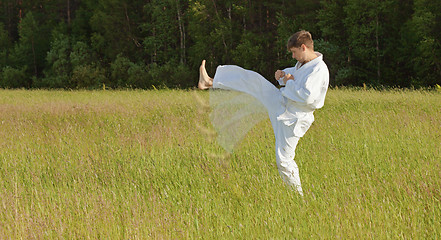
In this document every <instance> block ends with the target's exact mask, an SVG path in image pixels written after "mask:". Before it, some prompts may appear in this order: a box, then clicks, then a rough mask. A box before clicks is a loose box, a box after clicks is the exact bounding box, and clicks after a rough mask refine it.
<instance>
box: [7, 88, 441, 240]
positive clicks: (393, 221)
mask: <svg viewBox="0 0 441 240" xmlns="http://www.w3.org/2000/svg"><path fill="white" fill-rule="evenodd" d="M195 94H196V96H197V97H196V96H195ZM208 95H209V93H208V92H203V91H198V92H194V91H192V90H151V91H141V90H127V91H122V90H121V91H45V90H0V239H54V238H55V239H58V238H63V239H109V238H111V239H149V238H150V239H188V238H190V239H194V238H202V239H256V238H258V239H262V238H263V239H268V238H270V239H440V238H441V202H440V201H441V93H440V92H436V91H417V90H389V91H375V90H362V89H359V90H356V89H331V90H329V92H328V96H327V100H326V103H325V107H324V108H323V109H320V110H317V111H316V112H315V119H316V120H315V122H314V123H313V125H312V126H311V128H310V130H309V131H308V132H307V133H306V135H305V136H304V137H303V138H302V139H301V140H300V142H299V145H298V147H297V150H296V157H295V160H296V162H297V164H298V165H299V168H300V176H301V180H302V184H303V190H304V194H305V195H304V197H303V198H302V197H300V196H299V195H298V194H297V193H296V192H293V191H290V190H289V189H288V188H287V187H286V186H285V185H284V184H283V182H282V180H281V178H280V177H279V174H278V171H277V167H276V163H275V156H274V136H273V133H272V129H271V125H270V123H269V120H264V121H263V122H261V123H259V124H258V125H257V126H256V127H255V128H253V129H252V130H251V132H250V133H249V134H248V135H247V136H246V137H245V139H244V140H243V141H242V142H241V143H240V145H238V146H237V148H236V149H235V151H234V152H233V153H232V154H229V155H227V154H225V151H224V150H223V149H222V148H221V147H220V146H219V145H218V144H216V140H215V139H214V138H213V136H212V135H209V134H207V133H206V132H204V131H201V130H200V128H197V127H195V125H196V123H197V124H199V125H202V126H203V127H206V128H208V129H210V127H211V126H210V121H209V117H208V112H204V113H200V111H198V105H197V101H196V100H195V99H196V98H200V99H205V100H208V98H209V96H208Z"/></svg>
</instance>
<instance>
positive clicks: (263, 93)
mask: <svg viewBox="0 0 441 240" xmlns="http://www.w3.org/2000/svg"><path fill="white" fill-rule="evenodd" d="M213 88H219V89H225V90H235V91H240V92H244V93H247V94H250V95H252V96H253V97H255V98H256V99H258V100H259V101H260V102H261V103H262V104H263V105H264V106H265V107H266V109H267V110H268V115H269V118H270V120H271V124H272V127H273V130H274V135H275V140H276V141H275V145H276V163H277V168H278V170H279V174H280V176H281V177H282V179H283V181H284V182H285V183H287V184H288V185H289V186H290V187H292V188H295V189H296V190H297V191H298V192H299V193H300V194H301V195H303V191H302V187H301V182H300V176H299V168H298V167H297V164H296V162H295V161H294V156H295V149H296V146H297V143H298V141H299V137H296V136H294V124H293V125H291V126H287V125H285V124H284V123H283V122H282V121H279V120H277V116H279V115H280V114H282V113H284V112H285V108H286V106H285V104H286V103H285V102H286V99H285V97H284V96H283V95H282V93H281V92H280V90H279V89H277V88H276V87H275V86H274V85H273V84H271V83H270V82H268V81H267V80H266V79H265V78H264V77H262V76H261V75H260V74H258V73H257V72H254V71H250V70H246V69H243V68H241V67H238V66H234V65H225V66H219V67H218V68H217V70H216V74H215V76H214V80H213Z"/></svg>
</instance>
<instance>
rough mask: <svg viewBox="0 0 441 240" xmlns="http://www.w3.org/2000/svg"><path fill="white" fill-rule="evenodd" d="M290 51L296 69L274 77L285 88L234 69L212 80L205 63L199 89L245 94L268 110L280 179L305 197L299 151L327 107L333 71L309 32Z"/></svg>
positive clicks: (297, 36) (302, 33)
mask: <svg viewBox="0 0 441 240" xmlns="http://www.w3.org/2000/svg"><path fill="white" fill-rule="evenodd" d="M287 48H288V50H289V51H290V52H291V53H292V58H294V59H296V60H297V63H296V65H295V66H294V67H291V68H286V69H284V70H277V71H276V72H275V74H274V77H275V78H276V80H277V81H278V82H279V84H280V85H282V86H284V87H282V88H280V89H278V88H276V87H275V86H274V85H273V84H271V83H270V82H269V81H267V80H266V79H265V78H264V77H262V76H261V75H260V74H258V73H256V72H254V71H250V70H246V69H243V68H241V67H238V66H234V65H225V66H219V67H218V68H217V69H216V74H215V76H214V78H211V77H209V76H208V74H207V71H206V69H205V60H203V61H202V64H201V66H200V68H199V73H200V76H199V83H198V88H199V89H208V88H219V89H225V90H234V91H240V92H244V93H247V94H250V95H252V96H253V97H255V98H256V99H258V100H259V101H260V102H261V103H262V104H263V105H264V106H265V107H266V109H267V110H268V115H269V118H270V120H271V124H272V127H273V130H274V135H275V145H276V162H277V168H278V170H279V173H280V176H281V177H282V179H283V181H284V182H285V183H287V184H288V185H289V186H291V187H293V188H295V189H296V190H297V191H298V192H299V193H300V194H301V195H303V190H302V186H301V182H300V175H299V168H298V167H297V164H296V162H295V161H294V156H295V149H296V146H297V143H298V141H299V139H300V138H301V137H302V136H303V135H304V134H305V133H306V131H307V130H308V129H309V127H310V126H311V124H312V122H313V121H314V115H313V112H314V110H316V109H319V108H321V107H323V105H324V102H325V96H326V92H327V90H328V85H329V71H328V67H327V66H326V64H325V62H324V61H323V55H322V54H321V53H319V52H314V42H313V40H312V36H311V34H310V33H309V32H307V31H299V32H296V33H294V34H293V35H292V36H291V37H290V38H289V40H288V43H287Z"/></svg>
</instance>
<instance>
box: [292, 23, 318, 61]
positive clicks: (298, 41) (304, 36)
mask: <svg viewBox="0 0 441 240" xmlns="http://www.w3.org/2000/svg"><path fill="white" fill-rule="evenodd" d="M286 47H287V48H288V50H289V51H290V52H291V53H292V58H295V59H297V61H300V62H304V61H306V60H307V58H308V55H311V53H314V41H313V40H312V36H311V33H309V32H308V31H305V30H302V31H298V32H296V33H294V34H293V35H292V36H291V37H290V38H289V39H288V42H287V44H286Z"/></svg>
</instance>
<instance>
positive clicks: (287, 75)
mask: <svg viewBox="0 0 441 240" xmlns="http://www.w3.org/2000/svg"><path fill="white" fill-rule="evenodd" d="M288 80H294V76H293V75H291V74H289V73H288V74H286V75H285V77H284V78H283V83H285V84H286V82H288Z"/></svg>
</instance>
